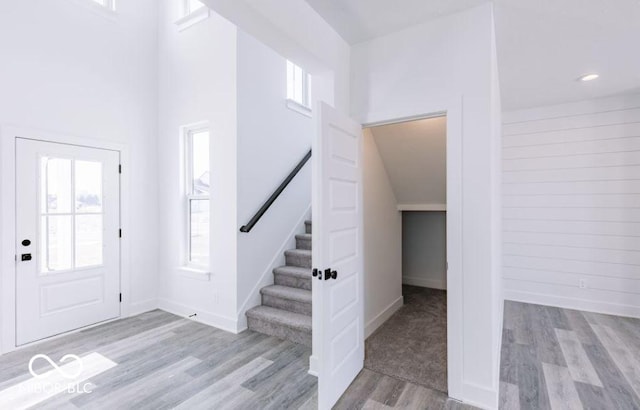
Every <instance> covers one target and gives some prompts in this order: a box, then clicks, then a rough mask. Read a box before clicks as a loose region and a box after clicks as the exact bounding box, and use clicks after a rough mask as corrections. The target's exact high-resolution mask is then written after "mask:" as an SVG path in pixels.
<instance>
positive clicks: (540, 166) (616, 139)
mask: <svg viewBox="0 0 640 410" xmlns="http://www.w3.org/2000/svg"><path fill="white" fill-rule="evenodd" d="M503 156H504V160H503V166H504V173H503V179H504V200H503V204H504V209H503V215H504V234H503V238H504V257H503V259H504V269H503V272H504V282H505V288H506V290H505V291H506V298H507V299H512V300H519V301H525V302H532V303H540V304H548V305H554V306H561V307H567V308H573V309H583V310H590V311H597V312H604V313H611V314H618V315H630V316H636V317H640V210H639V209H638V204H640V182H639V180H640V166H639V165H638V164H640V95H629V96H620V97H611V98H607V99H602V100H590V101H583V102H578V103H573V104H565V105H558V106H548V107H541V108H537V109H531V110H525V111H518V112H511V113H508V114H506V115H505V117H504V139H503ZM581 282H582V283H583V286H584V287H582V288H581Z"/></svg>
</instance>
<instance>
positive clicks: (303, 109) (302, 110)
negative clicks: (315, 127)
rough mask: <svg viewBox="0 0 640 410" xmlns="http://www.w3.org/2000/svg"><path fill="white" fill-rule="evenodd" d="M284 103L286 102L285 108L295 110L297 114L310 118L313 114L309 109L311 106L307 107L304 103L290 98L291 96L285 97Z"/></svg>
mask: <svg viewBox="0 0 640 410" xmlns="http://www.w3.org/2000/svg"><path fill="white" fill-rule="evenodd" d="M286 103H287V108H288V109H290V110H292V111H295V112H297V113H299V114H302V115H304V116H305V117H309V118H311V117H312V116H313V111H312V110H311V108H309V107H307V106H306V105H303V104H300V103H299V102H297V101H296V100H292V99H291V98H287V100H286Z"/></svg>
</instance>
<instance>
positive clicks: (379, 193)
mask: <svg viewBox="0 0 640 410" xmlns="http://www.w3.org/2000/svg"><path fill="white" fill-rule="evenodd" d="M362 161H363V172H364V174H363V201H364V204H365V206H364V235H363V236H364V255H365V257H364V275H365V276H364V286H365V289H364V311H365V314H364V323H365V337H366V336H369V335H370V334H371V333H373V331H374V330H376V329H377V328H378V327H379V326H380V325H381V324H382V323H384V321H385V320H387V319H388V318H389V317H391V315H392V314H393V313H394V312H395V311H396V310H398V309H399V308H400V307H402V303H403V299H402V214H401V213H400V212H399V211H398V209H397V205H398V204H397V201H396V197H395V195H394V193H393V187H392V186H391V182H390V181H389V176H388V175H387V171H386V170H385V168H384V163H383V162H382V158H381V157H380V153H379V151H378V147H377V145H376V142H375V140H374V138H373V135H372V133H371V130H370V129H368V128H365V130H364V137H363V157H362Z"/></svg>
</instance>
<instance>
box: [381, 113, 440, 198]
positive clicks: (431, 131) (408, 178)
mask: <svg viewBox="0 0 640 410" xmlns="http://www.w3.org/2000/svg"><path fill="white" fill-rule="evenodd" d="M446 126H447V121H446V118H445V117H438V118H430V119H424V120H418V121H411V122H405V123H401V124H391V125H382V126H378V127H373V128H371V133H372V134H373V138H374V140H375V142H376V145H377V146H378V151H379V152H380V157H381V158H382V162H383V163H384V167H385V169H386V171H387V175H388V176H389V180H390V182H391V186H392V188H393V192H394V194H395V196H396V201H397V202H398V204H403V205H406V204H440V205H441V204H446V203H447V180H446V175H447V166H446V159H447V154H446V146H447V130H446Z"/></svg>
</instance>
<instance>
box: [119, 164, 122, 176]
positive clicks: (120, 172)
mask: <svg viewBox="0 0 640 410" xmlns="http://www.w3.org/2000/svg"><path fill="white" fill-rule="evenodd" d="M118 174H122V164H118Z"/></svg>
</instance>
